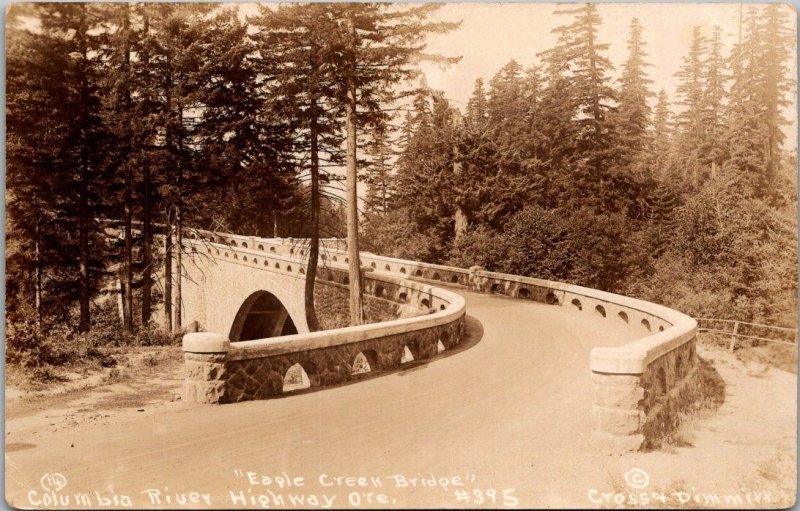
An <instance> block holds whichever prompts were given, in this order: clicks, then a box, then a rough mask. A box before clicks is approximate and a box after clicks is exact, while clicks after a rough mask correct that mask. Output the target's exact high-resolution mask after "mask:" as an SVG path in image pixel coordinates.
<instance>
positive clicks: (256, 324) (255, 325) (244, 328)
mask: <svg viewBox="0 0 800 511" xmlns="http://www.w3.org/2000/svg"><path fill="white" fill-rule="evenodd" d="M296 333H297V327H295V324H294V321H292V318H291V316H289V312H288V311H287V310H286V307H284V306H283V304H282V303H281V301H280V300H278V298H277V297H276V296H275V295H273V294H272V293H270V292H268V291H257V292H255V293H253V294H252V295H250V296H249V297H247V299H246V300H245V301H244V303H243V304H242V306H241V307H240V308H239V312H238V313H236V319H234V320H233V327H232V328H231V333H230V335H229V337H230V340H231V341H232V342H237V341H251V340H253V339H266V338H268V337H278V336H281V335H292V334H296Z"/></svg>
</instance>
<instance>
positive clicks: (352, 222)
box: [328, 3, 458, 325]
mask: <svg viewBox="0 0 800 511" xmlns="http://www.w3.org/2000/svg"><path fill="white" fill-rule="evenodd" d="M328 7H329V8H330V9H332V10H333V12H334V13H335V14H334V17H335V19H337V20H339V22H340V27H341V30H340V31H339V36H340V37H341V39H340V41H341V46H340V52H339V55H338V57H337V59H336V62H337V73H338V76H339V77H340V79H339V83H338V89H339V93H338V101H339V104H340V105H342V106H343V108H344V115H345V132H346V137H345V145H346V163H347V165H346V167H347V212H348V214H347V226H348V227H347V251H348V256H349V260H350V263H349V264H350V320H351V324H353V325H359V324H361V323H363V321H364V310H363V296H362V287H363V285H362V279H363V276H362V275H361V266H360V257H359V239H358V191H357V187H358V169H357V165H358V162H357V148H356V146H357V138H358V129H359V126H361V127H362V129H363V128H365V127H369V126H376V125H377V124H379V123H381V122H383V120H384V115H383V113H382V109H383V108H384V105H386V104H389V103H390V102H391V101H392V100H394V99H395V96H396V93H395V91H394V90H393V86H394V85H397V84H400V83H402V82H407V81H409V80H410V79H413V78H414V77H416V76H418V74H419V69H418V68H417V66H416V64H417V61H418V60H419V59H420V58H423V57H425V58H428V59H432V60H436V61H439V62H441V63H451V62H456V61H457V60H458V59H452V58H451V59H447V58H444V57H438V56H431V55H423V53H422V52H423V49H424V41H425V38H426V36H427V35H428V34H430V33H444V32H447V31H450V30H453V29H455V28H456V27H457V26H458V23H449V22H433V21H428V20H427V18H428V16H429V15H430V14H431V13H432V12H434V11H435V10H437V9H438V8H439V7H440V6H439V5H434V4H426V5H419V6H400V5H391V4H381V3H362V4H358V3H356V4H330V5H329V6H328ZM357 112H358V115H357Z"/></svg>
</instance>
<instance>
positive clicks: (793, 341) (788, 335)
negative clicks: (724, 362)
mask: <svg viewBox="0 0 800 511" xmlns="http://www.w3.org/2000/svg"><path fill="white" fill-rule="evenodd" d="M696 319H697V324H698V332H700V333H713V334H720V335H727V336H729V337H730V344H729V346H728V349H729V350H730V351H733V350H734V348H735V347H736V341H737V339H749V340H753V341H763V342H774V343H777V344H787V345H789V346H797V329H796V328H789V327H784V326H774V325H762V324H760V323H748V322H746V321H737V320H733V319H716V318H696Z"/></svg>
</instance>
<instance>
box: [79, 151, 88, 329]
mask: <svg viewBox="0 0 800 511" xmlns="http://www.w3.org/2000/svg"><path fill="white" fill-rule="evenodd" d="M81 152H82V153H84V156H82V159H83V162H82V163H81V183H80V192H79V194H80V197H79V207H78V239H79V249H78V252H79V254H78V259H79V268H80V275H81V276H80V278H81V284H80V287H81V293H80V309H81V315H80V321H79V323H78V331H80V332H87V331H88V330H89V328H90V326H91V316H90V311H89V298H90V297H89V284H90V280H89V219H88V216H89V200H88V197H87V195H88V193H89V191H88V188H89V184H88V182H87V181H88V179H87V176H86V174H87V173H88V169H87V166H88V165H87V162H86V156H85V152H86V151H85V149H82V150H81Z"/></svg>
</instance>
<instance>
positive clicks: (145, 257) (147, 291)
mask: <svg viewBox="0 0 800 511" xmlns="http://www.w3.org/2000/svg"><path fill="white" fill-rule="evenodd" d="M142 17H143V20H142V23H143V28H142V33H143V35H144V37H147V36H148V32H149V30H150V19H149V17H148V16H147V8H146V7H145V6H142ZM142 63H143V64H144V66H145V69H146V68H147V66H148V65H149V63H150V55H149V52H148V51H147V45H145V48H144V50H143V51H142ZM144 102H145V105H144V110H145V115H146V114H147V112H148V111H149V103H150V97H149V96H148V95H145V97H144ZM145 145H147V143H145ZM148 156H149V155H148V153H147V152H144V153H143V154H142V166H143V168H142V181H143V187H142V188H143V190H142V192H143V195H144V197H143V198H142V202H143V204H142V236H143V238H142V267H143V268H142V325H143V326H145V327H147V324H148V323H150V312H151V311H150V309H151V289H152V282H153V280H152V275H153V250H152V240H153V233H152V228H151V220H152V208H151V204H150V201H151V197H150V195H151V192H150V186H151V184H150V162H149V161H148Z"/></svg>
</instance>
